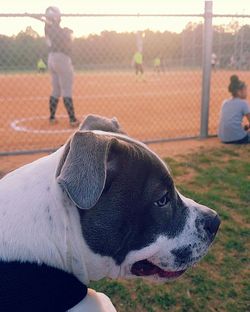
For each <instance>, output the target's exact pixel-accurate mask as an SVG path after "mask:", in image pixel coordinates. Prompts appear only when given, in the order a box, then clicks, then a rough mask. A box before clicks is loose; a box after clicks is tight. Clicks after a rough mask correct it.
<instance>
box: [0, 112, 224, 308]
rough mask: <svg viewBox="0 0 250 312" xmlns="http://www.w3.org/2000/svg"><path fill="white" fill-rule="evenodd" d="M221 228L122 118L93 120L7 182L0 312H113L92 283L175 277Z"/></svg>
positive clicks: (0, 243)
mask: <svg viewBox="0 0 250 312" xmlns="http://www.w3.org/2000/svg"><path fill="white" fill-rule="evenodd" d="M219 224H220V220H219V217H218V215H217V214H216V212H215V211H213V210H211V209H209V208H207V207H205V206H202V205H200V204H198V203H196V202H194V201H193V200H191V199H188V198H185V197H184V196H182V195H181V194H180V193H179V192H178V191H177V190H176V188H175V185H174V182H173V179H172V177H171V175H170V173H169V170H168V168H167V167H166V165H165V163H164V162H163V161H162V160H161V159H160V158H159V157H158V156H157V155H156V154H155V153H153V152H152V151H151V150H150V149H149V148H148V147H147V146H145V145H144V144H142V143H141V142H138V141H136V140H134V139H131V138H130V137H128V136H127V135H125V134H124V133H123V131H122V130H121V129H120V127H119V124H118V122H117V120H116V119H107V118H102V117H99V116H94V115H90V116H88V117H87V118H86V119H85V121H84V123H83V124H82V126H81V127H80V129H79V130H78V131H76V132H75V133H74V134H73V136H72V137H71V138H70V140H69V141H68V142H67V143H66V145H64V146H63V147H61V148H60V149H58V150H57V151H56V152H55V153H53V154H51V155H49V156H47V157H43V158H41V159H39V160H37V161H35V162H33V163H31V164H28V165H26V166H23V167H21V168H19V169H17V170H15V171H13V172H11V173H10V174H8V175H6V176H5V177H4V178H2V179H1V180H0V311H5V312H9V311H11V312H13V311H19V312H24V311H25V312H27V311H32V312H34V311H36V312H40V311H43V312H44V311H46V312H49V311H51V312H57V311H58V312H59V311H67V310H70V311H72V312H73V311H74V312H76V311H82V312H84V311H85V312H92V311H94V312H97V311H109V312H111V311H115V308H114V307H113V305H112V303H111V302H110V300H109V299H108V298H107V297H106V296H105V295H103V294H100V293H96V292H94V291H92V290H88V289H87V286H86V285H88V283H89V281H91V280H99V279H101V278H104V277H109V278H112V279H116V278H135V277H138V276H140V277H143V278H147V279H150V280H154V281H157V282H165V281H167V280H170V279H174V278H177V277H179V276H180V275H181V274H183V273H184V272H185V271H186V270H187V269H188V268H189V267H191V266H192V265H193V264H195V263H196V262H197V261H198V260H200V259H201V257H202V256H204V255H205V253H206V252H207V250H208V247H209V246H210V244H211V243H212V241H213V239H214V237H215V235H216V232H217V230H218V228H219Z"/></svg>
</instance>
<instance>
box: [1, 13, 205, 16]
mask: <svg viewBox="0 0 250 312" xmlns="http://www.w3.org/2000/svg"><path fill="white" fill-rule="evenodd" d="M43 16H44V17H45V14H44V13H0V17H43ZM61 16H63V17H204V14H160V13H159V14H141V13H135V14H120V13H119V14H116V13H112V14H106V13H105V14H102V13H67V14H66V13H65V14H61Z"/></svg>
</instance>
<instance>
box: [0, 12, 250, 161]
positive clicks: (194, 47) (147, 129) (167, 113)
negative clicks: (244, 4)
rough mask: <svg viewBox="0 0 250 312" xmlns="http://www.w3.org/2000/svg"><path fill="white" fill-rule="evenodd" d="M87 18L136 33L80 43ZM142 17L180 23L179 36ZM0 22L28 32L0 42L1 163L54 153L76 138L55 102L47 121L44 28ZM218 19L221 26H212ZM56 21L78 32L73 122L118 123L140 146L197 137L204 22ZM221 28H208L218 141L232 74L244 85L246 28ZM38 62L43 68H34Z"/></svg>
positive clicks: (237, 22)
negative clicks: (100, 118)
mask: <svg viewBox="0 0 250 312" xmlns="http://www.w3.org/2000/svg"><path fill="white" fill-rule="evenodd" d="M93 18H94V21H95V23H98V22H101V21H102V22H103V25H105V22H104V21H103V19H105V21H106V23H107V21H110V20H112V23H113V24H117V25H119V23H124V24H128V25H133V23H134V24H135V25H136V23H138V19H139V20H140V29H139V30H138V27H136V26H135V29H134V30H131V31H129V32H119V31H118V30H117V31H116V30H113V31H107V30H103V31H102V32H101V33H99V34H88V35H84V36H83V35H80V34H79V27H80V25H81V23H84V25H85V27H86V28H87V27H88V26H87V25H88V24H91V23H93ZM148 18H153V19H154V20H155V21H158V20H159V19H160V20H161V25H164V23H165V22H167V21H169V20H171V21H172V23H173V24H174V23H176V21H177V20H178V21H180V22H181V21H182V23H183V30H182V31H179V32H175V31H174V30H173V29H172V28H171V27H170V28H169V30H168V29H167V26H166V29H164V30H162V31H156V30H150V29H148V28H147V21H148ZM3 19H5V24H6V23H7V24H8V26H11V25H12V24H13V25H17V24H18V23H19V22H20V21H22V22H23V21H24V20H25V23H27V24H26V28H25V30H22V31H20V32H19V33H18V34H17V35H15V36H7V35H0V120H1V123H0V134H1V141H0V154H2V155H3V154H17V153H31V152H40V151H46V150H52V149H55V148H57V147H59V146H60V145H62V144H64V142H65V141H66V140H67V138H68V136H69V135H70V134H71V133H72V132H73V131H75V129H73V128H72V127H71V126H70V124H69V122H68V117H67V114H66V110H65V107H64V105H63V102H62V100H60V102H59V105H58V109H57V113H56V118H57V120H58V123H56V124H51V123H50V122H49V104H48V102H49V96H50V92H51V78H50V74H49V71H48V67H47V58H48V49H47V46H46V41H45V38H44V35H43V33H42V32H41V26H38V23H39V22H38V21H36V20H34V19H31V18H30V17H27V16H25V15H22V14H15V15H9V14H6V15H4V14H0V20H3ZM216 19H217V21H216V22H218V20H219V17H218V18H216ZM62 20H63V24H64V25H65V26H67V27H69V28H70V29H72V30H73V31H74V33H75V38H74V40H73V45H72V62H73V65H74V88H73V100H74V106H75V112H76V116H77V118H78V119H80V120H82V119H83V118H84V116H86V115H87V114H90V113H94V114H99V115H105V116H107V117H113V116H116V117H117V118H118V120H119V121H120V123H121V125H122V127H123V128H124V130H125V131H126V132H127V133H128V134H129V135H131V136H133V137H135V138H137V139H139V140H143V141H145V142H161V141H167V140H177V139H185V138H195V137H199V136H200V133H201V130H200V128H201V122H202V119H201V118H202V117H201V114H202V113H201V102H202V85H203V84H202V80H203V76H204V72H202V61H203V62H204V60H203V56H204V54H203V53H204V51H203V49H204V46H203V43H204V38H203V34H204V15H203V14H200V15H193V16H184V15H173V16H170V15H168V16H167V15H162V16H161V15H154V16H153V15H152V16H136V15H135V16H133V15H132V16H128V15H120V16H116V15H108V16H88V15H82V16H79V15H77V14H75V15H74V14H71V15H63V16H62ZM214 20H215V19H214ZM224 20H225V18H223V24H220V25H214V26H213V46H212V50H213V52H214V53H215V54H216V56H217V62H216V68H215V70H214V71H213V72H212V74H211V100H210V106H209V114H210V115H209V116H210V118H209V128H208V129H209V130H208V134H209V135H215V134H216V131H217V122H218V114H219V108H220V105H221V102H222V100H223V99H224V97H226V96H228V95H227V84H228V81H229V77H230V73H231V72H235V71H241V72H240V75H241V78H242V79H245V80H246V81H247V80H249V76H248V69H249V68H248V67H249V64H250V63H249V51H250V49H249V48H250V47H249V44H250V28H249V26H248V25H247V23H248V22H249V20H248V19H246V18H241V19H239V18H233V19H232V17H230V18H228V19H227V20H226V21H225V22H224ZM243 21H244V22H243ZM2 24H3V23H2ZM166 24H167V23H166ZM86 28H85V29H86ZM103 28H104V29H105V26H104V27H103ZM139 46H140V48H141V50H142V53H143V67H144V74H143V76H141V77H140V79H139V78H138V76H137V75H136V74H135V70H134V67H133V65H132V63H133V62H132V59H133V55H134V53H135V52H136V51H137V50H138V47H139ZM41 60H42V63H44V66H40V65H41ZM39 61H40V65H39V64H38V62H39ZM203 71H204V67H203ZM209 83H210V82H209ZM203 88H204V85H203ZM207 115H208V114H207ZM207 118H208V116H207Z"/></svg>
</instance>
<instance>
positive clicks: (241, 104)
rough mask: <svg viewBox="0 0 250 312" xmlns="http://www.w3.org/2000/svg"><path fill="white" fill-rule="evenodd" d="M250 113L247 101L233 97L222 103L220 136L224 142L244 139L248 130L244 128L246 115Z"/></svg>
mask: <svg viewBox="0 0 250 312" xmlns="http://www.w3.org/2000/svg"><path fill="white" fill-rule="evenodd" d="M249 113H250V106H249V105H248V103H247V101H245V100H241V99H239V98H232V99H229V100H226V101H224V102H223V103H222V107H221V112H220V121H219V129H218V136H219V138H220V139H221V141H222V142H233V141H238V140H241V139H243V138H244V137H245V136H246V135H247V132H246V131H245V130H244V129H243V128H242V120H243V117H244V115H246V114H249Z"/></svg>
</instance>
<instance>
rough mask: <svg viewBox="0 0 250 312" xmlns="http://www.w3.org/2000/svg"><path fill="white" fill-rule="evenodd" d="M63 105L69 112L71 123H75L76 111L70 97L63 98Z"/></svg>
mask: <svg viewBox="0 0 250 312" xmlns="http://www.w3.org/2000/svg"><path fill="white" fill-rule="evenodd" d="M63 103H64V106H65V108H66V110H67V113H68V115H69V121H70V122H75V121H76V117H75V111H74V106H73V100H72V98H70V97H64V98H63Z"/></svg>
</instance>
